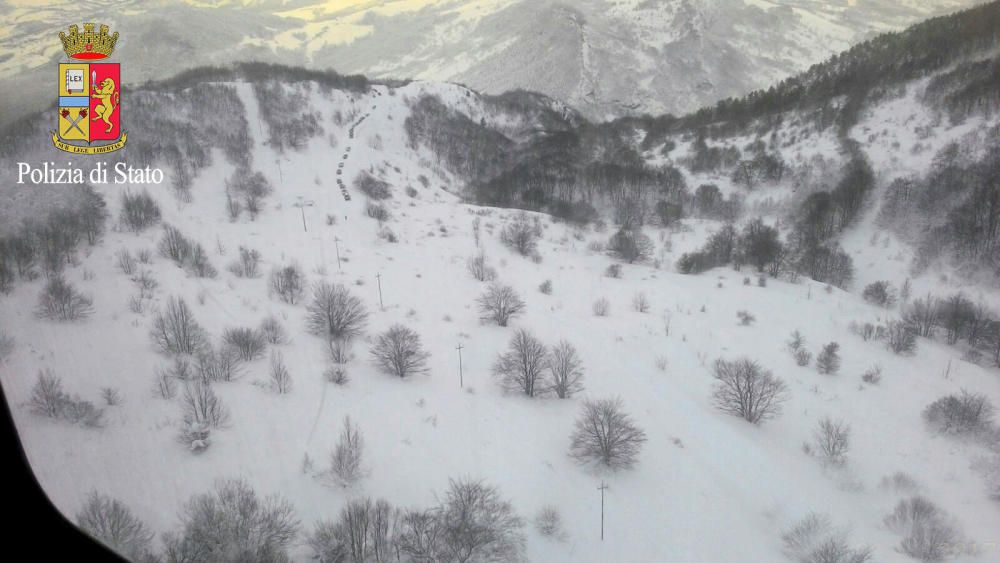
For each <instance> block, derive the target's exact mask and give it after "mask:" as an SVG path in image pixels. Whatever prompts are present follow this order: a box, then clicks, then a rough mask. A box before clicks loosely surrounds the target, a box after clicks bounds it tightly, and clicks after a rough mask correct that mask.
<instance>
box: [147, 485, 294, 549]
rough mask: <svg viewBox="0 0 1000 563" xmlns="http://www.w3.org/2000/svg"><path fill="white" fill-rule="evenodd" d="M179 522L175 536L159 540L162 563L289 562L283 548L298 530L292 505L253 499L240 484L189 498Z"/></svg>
mask: <svg viewBox="0 0 1000 563" xmlns="http://www.w3.org/2000/svg"><path fill="white" fill-rule="evenodd" d="M180 522H181V529H180V531H179V532H170V533H167V534H164V537H163V543H164V545H165V546H166V554H165V555H166V559H167V561H174V562H180V561H190V562H196V561H197V562H206V563H207V562H209V561H211V562H213V563H244V562H247V561H275V562H279V561H291V558H290V556H289V554H288V548H289V547H290V546H291V545H292V543H293V542H294V541H295V538H296V536H297V535H298V529H299V520H298V518H297V517H296V515H295V509H294V508H293V507H292V505H291V503H289V502H288V501H287V500H285V499H284V498H282V497H279V496H268V497H263V498H261V497H258V496H257V493H256V492H255V491H254V490H253V488H252V487H251V486H250V485H249V483H247V482H246V481H243V480H241V479H227V480H222V481H219V482H217V483H216V484H215V487H214V490H213V491H212V492H209V493H203V494H200V495H195V496H194V497H192V498H191V499H190V500H188V501H187V503H185V505H184V508H183V509H182V510H181V514H180Z"/></svg>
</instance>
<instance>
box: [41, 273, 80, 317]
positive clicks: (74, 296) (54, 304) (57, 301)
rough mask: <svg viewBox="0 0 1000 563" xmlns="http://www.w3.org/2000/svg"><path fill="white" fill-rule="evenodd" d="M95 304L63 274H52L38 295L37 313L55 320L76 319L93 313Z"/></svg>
mask: <svg viewBox="0 0 1000 563" xmlns="http://www.w3.org/2000/svg"><path fill="white" fill-rule="evenodd" d="M93 304H94V301H93V300H92V299H91V298H90V297H87V296H86V295H83V294H82V293H80V292H79V291H77V289H76V288H75V287H73V285H72V284H70V283H69V282H67V281H66V280H65V279H64V278H63V277H62V276H52V277H50V278H49V281H48V282H46V284H45V288H44V289H42V293H41V294H40V295H39V296H38V308H37V309H36V314H37V315H38V316H39V317H41V318H44V319H49V320H53V321H76V320H80V319H85V318H87V317H89V316H90V315H92V314H93V313H94V307H93Z"/></svg>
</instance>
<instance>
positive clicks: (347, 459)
mask: <svg viewBox="0 0 1000 563" xmlns="http://www.w3.org/2000/svg"><path fill="white" fill-rule="evenodd" d="M364 447H365V441H364V437H363V436H362V435H361V430H360V429H358V427H357V425H355V424H354V423H353V422H351V417H350V416H345V417H344V428H343V429H342V430H341V431H340V439H339V440H338V441H337V445H336V446H335V447H334V449H333V453H331V454H330V472H331V473H332V474H333V476H334V477H335V478H336V479H337V480H338V481H340V483H341V485H343V486H345V487H347V486H350V485H352V484H354V483H355V482H357V480H358V479H360V478H361V475H362V466H361V464H362V457H363V455H364Z"/></svg>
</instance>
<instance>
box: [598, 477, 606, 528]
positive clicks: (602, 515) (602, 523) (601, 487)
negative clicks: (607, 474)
mask: <svg viewBox="0 0 1000 563" xmlns="http://www.w3.org/2000/svg"><path fill="white" fill-rule="evenodd" d="M597 488H598V489H599V490H600V491H601V541H604V491H606V490H607V489H608V485H607V484H606V483H605V482H604V480H603V479H602V480H601V486H600V487H597Z"/></svg>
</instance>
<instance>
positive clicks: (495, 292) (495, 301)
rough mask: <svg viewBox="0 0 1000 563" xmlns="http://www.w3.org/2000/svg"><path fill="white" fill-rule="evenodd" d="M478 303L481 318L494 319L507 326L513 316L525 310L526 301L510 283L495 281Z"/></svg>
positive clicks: (485, 319)
mask: <svg viewBox="0 0 1000 563" xmlns="http://www.w3.org/2000/svg"><path fill="white" fill-rule="evenodd" d="M477 303H478V304H479V313H480V318H482V320H484V321H493V322H495V323H497V324H498V325H500V326H507V323H508V322H509V321H510V319H512V318H513V317H516V316H518V315H520V314H521V313H522V312H524V308H525V305H524V301H522V300H521V297H520V296H519V295H518V294H517V292H516V291H514V288H513V287H511V286H509V285H501V284H499V283H494V284H491V285H490V286H489V288H487V289H486V293H483V294H482V295H481V296H480V297H479V299H478V301H477Z"/></svg>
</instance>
